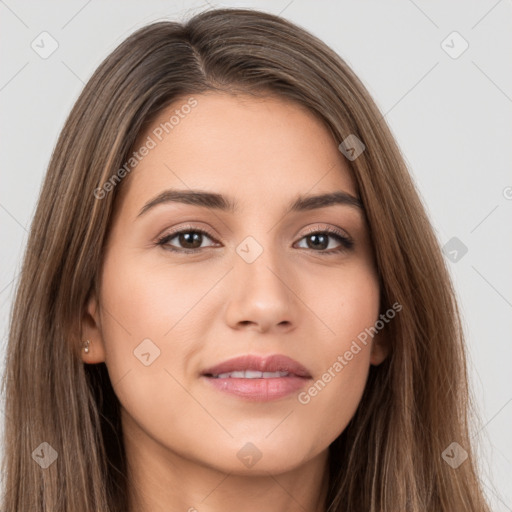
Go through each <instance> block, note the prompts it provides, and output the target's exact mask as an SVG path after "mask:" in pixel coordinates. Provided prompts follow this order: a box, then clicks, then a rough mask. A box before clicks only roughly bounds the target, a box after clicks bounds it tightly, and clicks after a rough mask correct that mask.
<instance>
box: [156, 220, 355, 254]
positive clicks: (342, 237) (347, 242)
mask: <svg viewBox="0 0 512 512" xmlns="http://www.w3.org/2000/svg"><path fill="white" fill-rule="evenodd" d="M182 233H200V234H202V235H206V236H207V237H208V238H210V239H212V240H213V241H216V240H215V237H214V236H212V235H211V234H210V233H209V232H208V231H206V230H204V229H200V228H196V227H193V226H186V227H184V228H182V229H180V230H179V231H174V232H172V233H167V234H165V235H162V236H161V237H160V238H158V240H157V241H156V245H158V246H161V247H163V248H164V249H165V250H168V251H172V252H176V253H182V254H183V253H184V254H197V253H198V252H200V251H202V250H203V249H205V248H204V247H203V248H197V249H176V248H174V247H172V246H170V245H168V242H169V241H170V240H172V239H173V238H175V237H176V236H178V235H181V234H182ZM320 234H327V235H329V236H331V237H333V238H336V239H338V241H339V242H340V247H338V248H336V249H331V250H329V251H327V250H321V251H315V250H314V249H306V250H309V251H312V252H318V253H320V254H322V255H325V256H331V255H334V254H339V253H341V252H344V251H348V250H351V249H352V248H353V246H354V241H353V240H352V238H350V237H349V236H347V235H346V234H344V233H343V232H342V231H340V230H337V229H335V228H321V227H315V228H311V229H309V230H308V231H307V233H305V234H304V235H303V236H302V237H301V238H300V240H302V239H304V238H307V237H308V236H311V235H320Z"/></svg>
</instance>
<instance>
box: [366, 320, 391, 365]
mask: <svg viewBox="0 0 512 512" xmlns="http://www.w3.org/2000/svg"><path fill="white" fill-rule="evenodd" d="M389 352H390V340H389V333H388V330H387V329H385V328H384V329H382V330H381V331H379V332H378V333H377V334H376V335H375V337H374V338H373V341H372V348H371V353H370V364H372V365H374V366H378V365H379V364H381V363H382V362H383V361H384V360H385V359H386V358H387V357H388V355H389Z"/></svg>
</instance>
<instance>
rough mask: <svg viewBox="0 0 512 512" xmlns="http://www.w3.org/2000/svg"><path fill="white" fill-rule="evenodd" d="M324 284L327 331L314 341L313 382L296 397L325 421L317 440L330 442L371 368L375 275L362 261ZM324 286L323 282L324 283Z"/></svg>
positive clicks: (345, 420) (376, 309) (376, 301)
mask: <svg viewBox="0 0 512 512" xmlns="http://www.w3.org/2000/svg"><path fill="white" fill-rule="evenodd" d="M335 283H336V284H335V285H334V284H328V285H327V286H328V287H327V288H325V290H327V291H328V293H327V294H326V295H324V299H323V300H322V304H321V305H320V306H318V305H317V306H318V307H319V308H320V309H319V311H323V312H324V315H323V317H322V320H323V321H324V322H325V324H327V325H328V326H329V328H330V329H329V331H328V333H327V334H324V336H322V337H319V338H318V339H317V343H318V345H317V347H318V350H316V351H315V352H316V354H315V356H314V357H315V359H316V364H315V375H314V377H315V378H314V381H313V382H312V383H311V386H310V387H309V388H306V389H305V390H304V391H303V392H302V393H301V394H300V395H299V396H298V403H299V404H301V406H302V407H303V408H305V410H307V411H308V413H307V414H308V415H310V416H311V417H315V418H322V419H324V420H325V423H324V429H323V430H322V431H321V432H319V436H320V438H319V442H324V443H330V442H332V441H333V440H334V439H335V438H336V437H337V436H338V435H339V434H340V433H341V432H342V431H343V430H344V429H345V427H346V426H347V424H348V423H349V421H350V420H351V418H352V417H353V415H354V414H355V411H356V409H357V407H358V405H359V402H360V400H361V397H362V394H363V391H364V388H365V385H366V380H367V377H368V371H369V366H370V353H371V343H372V336H371V335H370V334H369V332H371V329H370V328H372V327H374V326H375V323H376V321H377V319H378V315H379V297H380V293H379V285H378V277H377V275H376V273H375V272H374V271H373V269H372V267H370V266H366V265H364V266H363V265H362V266H361V267H359V268H352V269H351V271H350V272H347V273H343V275H340V276H339V278H338V279H337V280H336V281H335ZM326 284H327V283H326Z"/></svg>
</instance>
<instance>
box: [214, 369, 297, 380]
mask: <svg viewBox="0 0 512 512" xmlns="http://www.w3.org/2000/svg"><path fill="white" fill-rule="evenodd" d="M286 376H288V372H257V371H254V370H245V371H237V372H227V373H219V375H214V378H216V379H227V378H231V379H276V378H279V377H286Z"/></svg>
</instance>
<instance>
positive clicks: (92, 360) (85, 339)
mask: <svg viewBox="0 0 512 512" xmlns="http://www.w3.org/2000/svg"><path fill="white" fill-rule="evenodd" d="M80 348H81V351H80V356H81V358H82V361H83V362H84V363H88V364H96V363H102V362H104V361H105V346H104V343H103V332H102V329H101V321H100V312H99V304H98V301H97V299H96V297H94V296H92V297H91V298H90V299H89V302H88V303H87V307H86V310H85V312H84V315H83V319H82V335H81V347H80Z"/></svg>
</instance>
